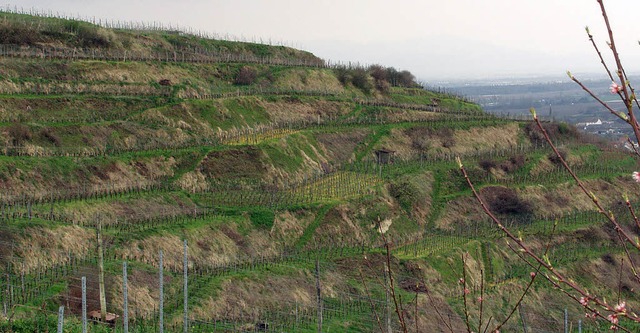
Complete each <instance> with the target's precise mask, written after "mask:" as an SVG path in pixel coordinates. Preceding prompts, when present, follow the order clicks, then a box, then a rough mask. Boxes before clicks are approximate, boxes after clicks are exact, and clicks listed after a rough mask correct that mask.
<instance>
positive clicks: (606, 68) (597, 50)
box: [585, 27, 614, 81]
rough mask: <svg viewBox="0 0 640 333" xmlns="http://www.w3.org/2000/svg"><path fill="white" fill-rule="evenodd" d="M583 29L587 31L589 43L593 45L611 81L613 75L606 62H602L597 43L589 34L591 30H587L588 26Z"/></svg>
mask: <svg viewBox="0 0 640 333" xmlns="http://www.w3.org/2000/svg"><path fill="white" fill-rule="evenodd" d="M585 30H586V31H587V35H588V36H589V41H590V42H591V45H593V48H594V49H595V50H596V53H597V54H598V58H599V59H600V63H602V66H604V70H605V71H606V72H607V74H608V75H609V78H610V79H611V81H613V80H614V79H613V75H612V74H611V71H610V70H609V67H608V66H607V63H606V62H604V58H602V53H600V49H598V45H596V42H595V41H594V40H593V35H592V34H591V32H589V27H586V28H585Z"/></svg>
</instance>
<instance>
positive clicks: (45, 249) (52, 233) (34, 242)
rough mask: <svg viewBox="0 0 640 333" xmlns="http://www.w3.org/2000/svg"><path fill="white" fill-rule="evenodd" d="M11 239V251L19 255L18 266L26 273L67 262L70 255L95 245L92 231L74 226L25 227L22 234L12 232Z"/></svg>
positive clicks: (75, 255) (80, 255)
mask: <svg viewBox="0 0 640 333" xmlns="http://www.w3.org/2000/svg"><path fill="white" fill-rule="evenodd" d="M14 240H15V242H16V246H15V248H14V252H13V253H14V255H15V256H16V257H17V258H20V259H19V263H18V264H17V267H23V269H24V271H25V272H26V273H31V272H34V271H35V270H37V269H38V268H46V267H51V266H53V265H59V264H63V263H67V262H69V260H70V259H71V258H70V255H71V256H74V257H83V256H85V255H88V254H89V253H90V252H91V251H93V250H94V249H95V246H96V245H95V233H94V232H92V230H90V229H84V228H80V227H76V226H65V227H58V228H47V229H44V228H40V227H33V228H27V229H25V230H24V232H23V234H22V235H20V236H18V235H15V238H14ZM22 265H24V266H22Z"/></svg>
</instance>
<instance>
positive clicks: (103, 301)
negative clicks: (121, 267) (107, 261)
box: [97, 221, 107, 322]
mask: <svg viewBox="0 0 640 333" xmlns="http://www.w3.org/2000/svg"><path fill="white" fill-rule="evenodd" d="M97 233H98V284H99V287H100V319H101V320H102V321H103V322H104V321H106V319H107V298H106V296H105V290H104V249H103V248H102V221H100V222H98V229H97Z"/></svg>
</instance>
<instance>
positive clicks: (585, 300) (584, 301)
mask: <svg viewBox="0 0 640 333" xmlns="http://www.w3.org/2000/svg"><path fill="white" fill-rule="evenodd" d="M588 304H589V299H588V298H586V297H580V305H582V306H587V305H588Z"/></svg>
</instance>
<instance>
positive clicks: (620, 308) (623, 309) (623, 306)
mask: <svg viewBox="0 0 640 333" xmlns="http://www.w3.org/2000/svg"><path fill="white" fill-rule="evenodd" d="M615 310H616V312H620V313H625V312H627V303H626V302H622V303H620V304H618V305H616V307H615Z"/></svg>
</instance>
